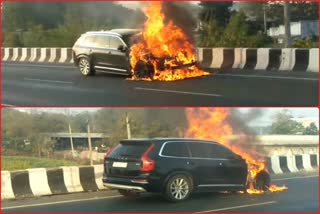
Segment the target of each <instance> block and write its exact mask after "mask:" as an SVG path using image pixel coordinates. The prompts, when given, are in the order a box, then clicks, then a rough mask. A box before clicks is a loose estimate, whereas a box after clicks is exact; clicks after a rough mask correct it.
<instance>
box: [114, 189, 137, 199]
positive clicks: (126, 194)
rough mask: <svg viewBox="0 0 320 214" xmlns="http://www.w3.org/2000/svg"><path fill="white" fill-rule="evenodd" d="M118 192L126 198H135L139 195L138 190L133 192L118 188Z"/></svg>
mask: <svg viewBox="0 0 320 214" xmlns="http://www.w3.org/2000/svg"><path fill="white" fill-rule="evenodd" d="M118 192H119V193H120V194H121V195H123V196H124V197H127V198H135V197H138V196H139V195H140V193H139V192H134V191H130V190H124V189H119V190H118Z"/></svg>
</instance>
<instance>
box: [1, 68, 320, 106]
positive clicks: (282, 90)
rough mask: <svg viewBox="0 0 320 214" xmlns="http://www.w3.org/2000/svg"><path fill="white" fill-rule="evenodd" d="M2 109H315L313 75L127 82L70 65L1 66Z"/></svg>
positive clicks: (252, 74) (315, 76)
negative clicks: (90, 74) (89, 73)
mask: <svg viewBox="0 0 320 214" xmlns="http://www.w3.org/2000/svg"><path fill="white" fill-rule="evenodd" d="M2 104H3V106H267V105H268V106H316V105H318V74H317V73H309V72H308V73H306V72H291V73H290V72H255V71H242V72H226V71H224V72H219V73H212V75H209V76H204V77H200V78H193V79H186V80H180V81H175V82H146V81H130V80H126V78H124V77H122V76H114V75H109V74H105V73H98V74H97V75H96V76H93V77H83V76H81V74H80V72H79V71H78V70H77V68H76V67H74V66H73V65H57V64H32V63H28V64H21V63H3V64H2Z"/></svg>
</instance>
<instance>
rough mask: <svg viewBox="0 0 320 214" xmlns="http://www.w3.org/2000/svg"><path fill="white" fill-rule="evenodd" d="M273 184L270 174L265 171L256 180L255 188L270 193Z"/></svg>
mask: <svg viewBox="0 0 320 214" xmlns="http://www.w3.org/2000/svg"><path fill="white" fill-rule="evenodd" d="M270 183H271V178H270V174H269V173H268V172H267V171H265V170H263V171H261V172H259V173H258V174H257V175H256V177H255V178H254V188H255V189H258V190H263V191H268V190H269V187H270Z"/></svg>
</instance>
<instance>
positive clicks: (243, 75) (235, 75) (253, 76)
mask: <svg viewBox="0 0 320 214" xmlns="http://www.w3.org/2000/svg"><path fill="white" fill-rule="evenodd" d="M215 75H216V76H234V77H249V78H264V79H287V80H308V81H318V79H317V78H306V77H282V76H265V75H251V74H247V75H245V74H215Z"/></svg>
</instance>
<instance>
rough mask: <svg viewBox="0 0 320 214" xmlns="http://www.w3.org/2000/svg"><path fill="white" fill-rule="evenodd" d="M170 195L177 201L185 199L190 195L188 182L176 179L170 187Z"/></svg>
mask: <svg viewBox="0 0 320 214" xmlns="http://www.w3.org/2000/svg"><path fill="white" fill-rule="evenodd" d="M170 193H171V195H172V196H173V197H174V198H175V199H178V200H182V199H184V198H185V197H186V196H187V195H188V193H189V185H188V182H187V181H186V180H185V179H183V178H177V179H175V180H174V181H173V182H172V183H171V185H170Z"/></svg>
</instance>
